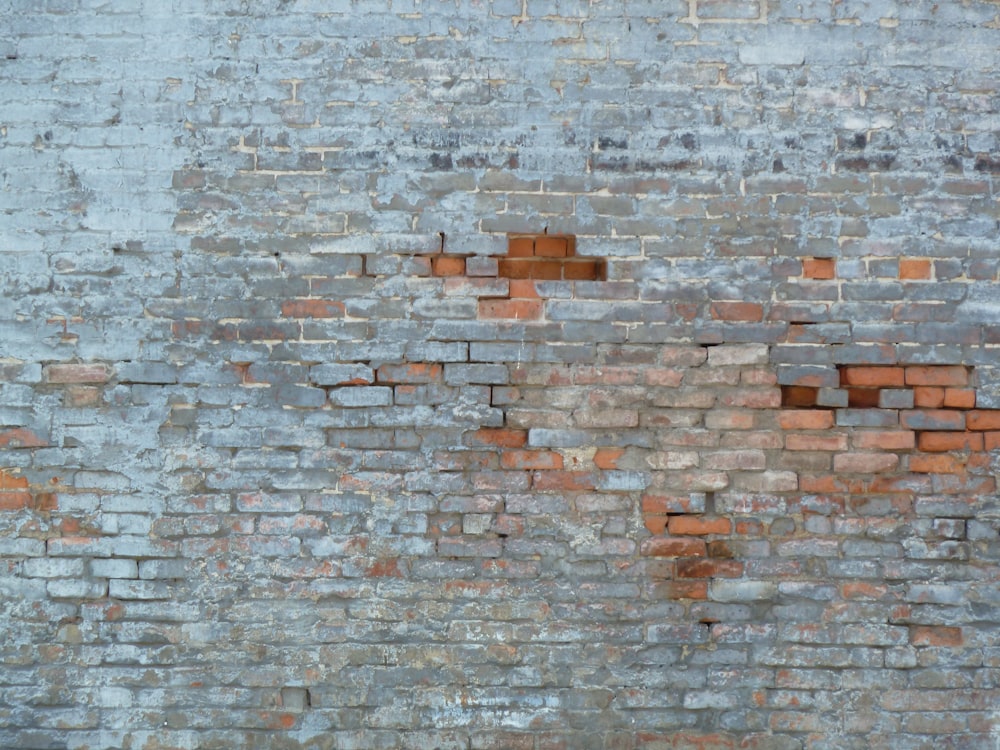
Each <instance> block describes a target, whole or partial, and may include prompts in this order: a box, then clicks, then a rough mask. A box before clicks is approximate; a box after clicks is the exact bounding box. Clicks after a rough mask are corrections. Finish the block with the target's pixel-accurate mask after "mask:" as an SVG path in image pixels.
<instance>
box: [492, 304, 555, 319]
mask: <svg viewBox="0 0 1000 750" xmlns="http://www.w3.org/2000/svg"><path fill="white" fill-rule="evenodd" d="M542 310H543V303H542V300H540V299H481V300H479V317H481V318H505V319H510V320H538V319H539V318H541V317H542Z"/></svg>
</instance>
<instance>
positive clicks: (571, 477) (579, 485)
mask: <svg viewBox="0 0 1000 750" xmlns="http://www.w3.org/2000/svg"><path fill="white" fill-rule="evenodd" d="M531 486H532V487H533V488H534V489H536V490H542V491H545V490H560V491H569V492H572V491H579V490H592V489H594V487H595V486H596V485H595V482H594V475H593V474H592V473H591V472H589V471H536V472H535V473H534V474H533V475H532V478H531Z"/></svg>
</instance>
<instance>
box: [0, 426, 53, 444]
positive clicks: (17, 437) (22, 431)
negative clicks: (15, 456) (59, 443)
mask: <svg viewBox="0 0 1000 750" xmlns="http://www.w3.org/2000/svg"><path fill="white" fill-rule="evenodd" d="M47 445H48V443H47V442H46V441H45V440H43V439H42V438H40V437H38V435H36V434H35V433H33V432H32V431H31V430H29V429H26V428H24V427H16V428H14V429H12V430H4V431H3V432H0V448H44V447H45V446H47Z"/></svg>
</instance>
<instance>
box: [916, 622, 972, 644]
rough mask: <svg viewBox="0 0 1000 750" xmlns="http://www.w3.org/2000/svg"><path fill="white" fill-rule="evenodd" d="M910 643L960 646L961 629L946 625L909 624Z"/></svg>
mask: <svg viewBox="0 0 1000 750" xmlns="http://www.w3.org/2000/svg"><path fill="white" fill-rule="evenodd" d="M910 643H912V644H913V645H914V646H961V645H962V644H963V643H965V638H964V637H963V635H962V629H961V628H956V627H949V626H947V625H911V626H910Z"/></svg>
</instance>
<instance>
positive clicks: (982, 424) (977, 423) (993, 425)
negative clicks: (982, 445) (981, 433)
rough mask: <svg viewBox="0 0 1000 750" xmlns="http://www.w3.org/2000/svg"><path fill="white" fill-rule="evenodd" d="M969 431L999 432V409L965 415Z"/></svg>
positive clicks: (980, 410)
mask: <svg viewBox="0 0 1000 750" xmlns="http://www.w3.org/2000/svg"><path fill="white" fill-rule="evenodd" d="M965 423H966V425H967V427H968V429H970V430H1000V409H977V410H976V411H970V412H968V413H967V414H966V417H965Z"/></svg>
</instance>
